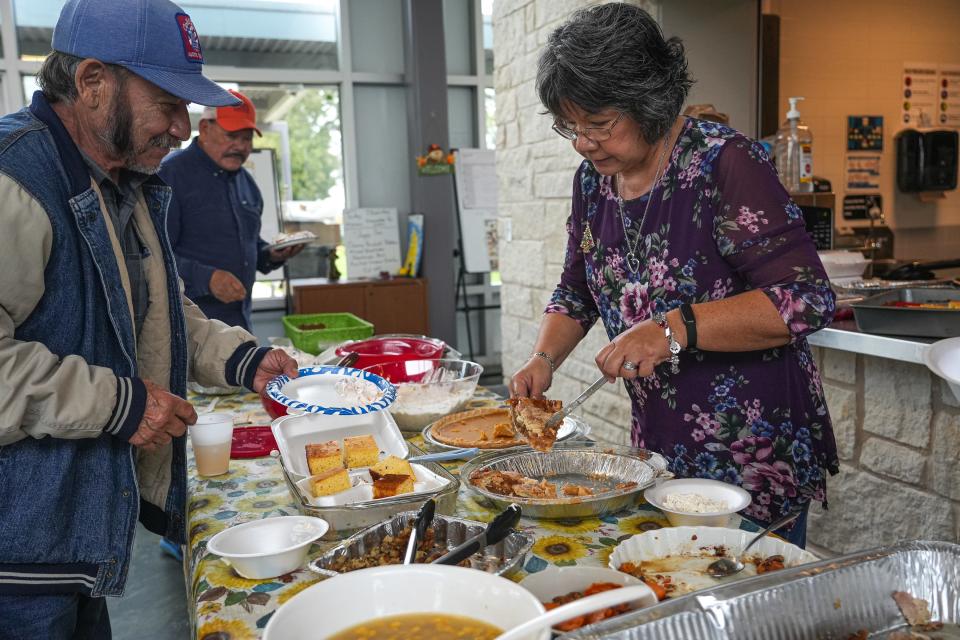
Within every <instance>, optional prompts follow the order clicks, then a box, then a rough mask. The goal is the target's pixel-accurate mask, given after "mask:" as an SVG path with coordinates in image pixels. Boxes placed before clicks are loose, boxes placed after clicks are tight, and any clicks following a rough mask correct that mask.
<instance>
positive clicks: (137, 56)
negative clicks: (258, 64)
mask: <svg viewBox="0 0 960 640" xmlns="http://www.w3.org/2000/svg"><path fill="white" fill-rule="evenodd" d="M52 45H53V49H54V50H55V51H59V52H61V53H67V54H70V55H73V56H77V57H80V58H95V59H97V60H99V61H101V62H107V63H110V64H117V65H120V66H122V67H125V68H127V69H129V70H130V71H132V72H133V73H135V74H137V75H138V76H140V77H141V78H143V79H144V80H147V81H148V82H152V83H153V84H155V85H157V86H158V87H160V88H161V89H163V90H164V91H166V92H168V93H170V94H172V95H175V96H177V97H178V98H181V99H183V100H187V101H189V102H195V103H197V104H201V105H204V106H210V107H228V106H234V105H237V104H239V102H240V101H239V100H238V99H237V98H236V97H234V96H233V95H231V94H230V93H229V92H227V91H226V90H225V89H222V88H220V87H219V86H217V84H216V83H215V82H213V81H212V80H209V79H207V78H205V77H203V73H202V70H203V51H202V50H201V49H200V36H199V35H198V34H197V30H196V28H195V27H194V26H193V21H192V20H191V19H190V16H188V15H187V14H186V13H184V11H183V9H181V8H180V7H178V6H177V5H175V4H174V3H172V2H170V0H69V2H67V4H65V5H64V7H63V9H62V10H61V11H60V19H59V20H57V26H56V28H55V29H54V30H53V43H52Z"/></svg>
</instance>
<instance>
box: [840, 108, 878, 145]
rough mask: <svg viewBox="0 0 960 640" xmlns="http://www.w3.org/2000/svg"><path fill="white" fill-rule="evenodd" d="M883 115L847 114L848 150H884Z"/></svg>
mask: <svg viewBox="0 0 960 640" xmlns="http://www.w3.org/2000/svg"><path fill="white" fill-rule="evenodd" d="M882 150H883V116H847V151H882Z"/></svg>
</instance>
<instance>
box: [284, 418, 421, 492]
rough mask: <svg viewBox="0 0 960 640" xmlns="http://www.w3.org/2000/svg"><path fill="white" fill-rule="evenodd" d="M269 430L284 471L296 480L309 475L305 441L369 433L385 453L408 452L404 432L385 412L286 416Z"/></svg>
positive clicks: (306, 442)
mask: <svg viewBox="0 0 960 640" xmlns="http://www.w3.org/2000/svg"><path fill="white" fill-rule="evenodd" d="M271 429H272V430H273V437H274V439H275V440H276V441H277V448H278V449H279V450H280V454H281V455H282V456H283V464H284V466H286V469H287V472H288V473H289V474H290V475H291V476H293V477H295V478H296V479H297V480H301V479H303V478H306V477H309V476H310V468H309V467H308V466H307V452H306V446H307V445H308V444H320V443H322V442H326V441H328V440H336V441H338V442H342V441H343V439H344V438H348V437H351V436H364V435H371V436H373V439H374V441H376V443H377V448H378V449H380V452H381V453H383V454H384V455H393V456H397V457H398V458H406V457H407V456H408V455H409V454H410V448H409V447H408V446H407V442H406V440H404V439H403V434H401V433H400V429H399V428H398V427H397V423H396V422H395V421H394V419H393V416H391V415H390V413H389V412H388V411H377V412H376V413H365V414H362V415H355V416H324V415H317V414H312V413H307V414H303V415H287V416H283V417H280V418H277V419H276V420H274V421H273V424H272V425H271Z"/></svg>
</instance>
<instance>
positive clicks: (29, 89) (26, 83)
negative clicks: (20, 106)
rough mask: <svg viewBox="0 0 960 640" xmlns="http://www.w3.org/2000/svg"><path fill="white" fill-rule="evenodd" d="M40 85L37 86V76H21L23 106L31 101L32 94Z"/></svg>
mask: <svg viewBox="0 0 960 640" xmlns="http://www.w3.org/2000/svg"><path fill="white" fill-rule="evenodd" d="M39 90H40V85H39V84H37V76H35V75H24V76H23V99H24V100H23V102H24V104H30V101H31V100H32V99H33V92H34V91H39Z"/></svg>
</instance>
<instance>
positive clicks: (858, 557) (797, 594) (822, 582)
mask: <svg viewBox="0 0 960 640" xmlns="http://www.w3.org/2000/svg"><path fill="white" fill-rule="evenodd" d="M897 592H901V593H906V594H909V595H910V596H911V597H912V598H917V599H920V600H923V601H925V602H926V603H927V604H928V605H929V609H930V614H931V618H932V620H934V621H938V622H941V623H944V624H945V625H946V626H947V628H946V629H944V631H946V632H947V633H951V635H947V634H946V633H945V634H943V635H940V633H937V632H927V631H925V632H924V633H929V636H918V637H931V638H947V637H950V638H954V637H957V635H956V634H958V633H960V627H958V626H957V625H958V624H960V545H956V544H951V543H949V542H925V541H914V542H901V543H898V544H895V545H893V546H890V547H884V548H879V549H872V550H870V551H861V552H857V553H852V554H849V555H845V556H842V557H839V558H831V559H828V560H822V561H820V562H817V563H813V564H807V565H803V566H800V567H795V568H792V569H782V570H780V571H775V572H772V573H767V574H764V575H761V576H756V577H754V578H748V579H746V580H741V581H739V582H735V583H731V584H729V585H724V586H719V587H715V588H714V589H712V590H711V591H710V592H709V593H708V594H705V595H704V594H703V593H702V592H701V593H700V594H697V593H692V594H690V595H686V596H682V597H680V598H676V599H672V600H667V601H665V602H662V603H660V604H659V605H656V606H653V607H649V608H647V609H643V610H641V611H637V612H634V613H627V614H624V615H622V616H620V617H617V618H612V619H610V620H609V621H604V622H601V623H598V624H596V625H592V626H591V627H589V628H587V629H584V630H582V631H577V632H573V633H570V634H566V635H564V636H562V638H563V639H564V640H598V639H599V638H604V639H606V640H648V639H649V640H654V639H660V638H700V639H703V640H727V639H732V638H737V640H805V639H807V638H837V639H842V638H853V637H867V635H869V637H871V638H874V637H887V635H886V634H887V633H889V632H891V631H894V630H899V631H906V630H907V629H909V625H908V624H907V622H906V620H905V618H904V615H903V613H902V612H901V610H900V608H899V607H898V605H897V603H896V601H895V600H894V598H893V594H894V593H897Z"/></svg>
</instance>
